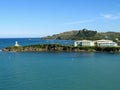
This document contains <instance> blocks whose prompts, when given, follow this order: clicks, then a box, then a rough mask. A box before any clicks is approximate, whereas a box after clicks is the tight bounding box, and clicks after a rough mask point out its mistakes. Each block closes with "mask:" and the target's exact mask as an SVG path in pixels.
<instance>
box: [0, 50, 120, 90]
mask: <svg viewBox="0 0 120 90" xmlns="http://www.w3.org/2000/svg"><path fill="white" fill-rule="evenodd" d="M119 58H120V54H109V53H67V52H63V53H55V52H49V53H48V52H41V53H40V52H36V53H32V52H29V53H27V52H26V53H25V52H24V53H15V52H0V90H120V85H119V84H120V59H119Z"/></svg>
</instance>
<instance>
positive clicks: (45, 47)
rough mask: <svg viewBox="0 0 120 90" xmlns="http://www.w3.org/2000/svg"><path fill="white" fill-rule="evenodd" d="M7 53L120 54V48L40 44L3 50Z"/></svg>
mask: <svg viewBox="0 0 120 90" xmlns="http://www.w3.org/2000/svg"><path fill="white" fill-rule="evenodd" d="M2 51H6V52H11V51H12V52H50V51H53V52H120V47H74V46H65V45H60V44H38V45H29V46H12V47H6V48H4V49H2Z"/></svg>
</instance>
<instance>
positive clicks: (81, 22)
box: [65, 19, 95, 25]
mask: <svg viewBox="0 0 120 90" xmlns="http://www.w3.org/2000/svg"><path fill="white" fill-rule="evenodd" d="M94 21H95V20H92V19H91V20H81V21H76V22H69V23H65V24H66V25H77V24H83V23H89V22H94Z"/></svg>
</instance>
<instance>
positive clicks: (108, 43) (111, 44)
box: [96, 40, 118, 47]
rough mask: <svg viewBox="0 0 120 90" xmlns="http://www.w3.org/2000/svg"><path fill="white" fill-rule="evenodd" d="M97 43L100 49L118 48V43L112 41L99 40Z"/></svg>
mask: <svg viewBox="0 0 120 90" xmlns="http://www.w3.org/2000/svg"><path fill="white" fill-rule="evenodd" d="M96 43H97V46H99V47H116V46H118V45H117V43H116V42H113V41H111V40H97V41H96Z"/></svg>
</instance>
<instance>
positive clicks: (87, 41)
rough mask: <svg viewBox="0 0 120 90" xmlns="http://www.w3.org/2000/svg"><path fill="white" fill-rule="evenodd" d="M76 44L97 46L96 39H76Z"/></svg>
mask: <svg viewBox="0 0 120 90" xmlns="http://www.w3.org/2000/svg"><path fill="white" fill-rule="evenodd" d="M74 46H75V47H77V46H95V42H94V41H90V40H79V41H75V42H74Z"/></svg>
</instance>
